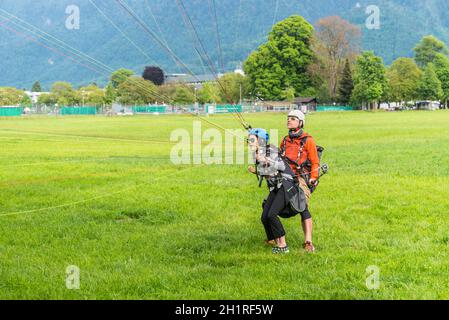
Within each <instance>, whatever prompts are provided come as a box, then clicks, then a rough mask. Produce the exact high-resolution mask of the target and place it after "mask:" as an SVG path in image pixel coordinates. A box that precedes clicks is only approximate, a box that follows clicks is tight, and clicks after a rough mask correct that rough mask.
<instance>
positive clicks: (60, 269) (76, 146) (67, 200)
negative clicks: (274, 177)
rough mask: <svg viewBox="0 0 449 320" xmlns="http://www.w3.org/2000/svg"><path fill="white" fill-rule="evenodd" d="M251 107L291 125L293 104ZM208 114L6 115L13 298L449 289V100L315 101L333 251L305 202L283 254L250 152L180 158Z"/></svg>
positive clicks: (351, 294)
mask: <svg viewBox="0 0 449 320" xmlns="http://www.w3.org/2000/svg"><path fill="white" fill-rule="evenodd" d="M208 120H210V121H213V122H214V123H217V124H219V125H220V126H223V127H226V128H231V129H238V128H239V127H238V124H237V122H236V121H235V120H234V118H233V117H232V116H214V117H210V118H208ZM247 120H248V121H249V122H251V123H252V124H253V126H257V127H266V128H273V129H279V130H281V131H280V132H281V135H282V133H286V132H285V129H284V127H285V122H286V121H285V116H284V115H280V114H267V115H251V116H247ZM193 121H197V120H195V119H194V118H193V117H189V116H173V117H171V116H161V117H156V116H154V117H153V116H148V117H139V116H138V117H131V118H106V117H67V118H47V117H31V118H8V119H6V118H3V119H0V146H1V147H0V257H1V258H0V298H1V299H427V298H429V299H449V279H448V277H447V275H448V272H449V250H448V244H449V232H448V230H449V229H448V226H449V200H448V197H449V188H448V186H449V180H448V178H449V165H448V161H447V155H448V150H449V112H446V111H438V112H404V113H363V112H360V113H359V112H354V113H329V114H313V115H311V116H309V117H308V125H307V131H308V132H309V133H310V134H312V135H313V136H314V137H315V139H316V140H317V142H318V144H320V145H322V146H324V147H325V148H326V151H325V154H324V159H323V160H324V162H327V163H328V164H329V165H330V168H331V172H330V174H329V175H327V176H325V177H324V178H323V179H322V183H321V185H320V188H319V189H318V190H317V192H316V193H315V194H314V195H313V199H312V206H311V213H312V215H313V216H314V219H315V237H314V238H315V239H314V240H315V243H316V246H317V250H318V251H317V254H315V255H307V254H305V253H303V252H302V250H301V244H302V240H303V237H302V231H301V228H300V218H299V217H296V218H294V219H290V220H287V221H285V226H286V230H287V233H288V234H287V240H288V242H289V245H290V247H291V249H292V252H291V254H290V255H288V256H282V257H277V256H272V254H271V251H270V248H268V247H265V246H264V244H263V241H264V239H265V234H264V231H263V227H262V225H261V222H260V214H261V202H262V200H263V199H264V197H265V196H266V194H267V189H266V188H265V187H264V188H260V189H259V188H258V187H257V181H256V179H255V178H254V177H252V176H251V175H249V174H248V173H246V166H245V165H210V166H199V165H196V166H195V165H190V166H189V165H183V166H174V165H173V164H171V162H170V159H169V155H170V150H171V148H172V147H173V144H171V143H169V142H168V141H169V139H170V134H171V132H172V131H173V130H175V129H179V128H184V129H187V130H189V131H192V123H193ZM202 126H203V128H204V129H206V128H213V127H212V126H211V125H208V124H206V123H203V124H202ZM280 138H281V137H280ZM69 265H76V266H78V267H79V268H80V270H81V287H80V289H79V290H68V289H67V288H66V268H67V266H69ZM368 266H377V267H378V268H379V270H380V281H381V282H380V288H379V289H378V290H368V288H367V287H366V284H365V282H366V278H367V276H368V274H367V272H366V269H367V267H368Z"/></svg>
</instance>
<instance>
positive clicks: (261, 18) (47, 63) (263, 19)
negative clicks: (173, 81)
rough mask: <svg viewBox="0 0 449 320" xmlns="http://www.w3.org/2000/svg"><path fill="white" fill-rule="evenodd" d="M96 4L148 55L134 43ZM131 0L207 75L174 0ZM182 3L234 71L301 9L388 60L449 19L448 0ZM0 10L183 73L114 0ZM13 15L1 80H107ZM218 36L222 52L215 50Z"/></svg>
mask: <svg viewBox="0 0 449 320" xmlns="http://www.w3.org/2000/svg"><path fill="white" fill-rule="evenodd" d="M91 2H93V3H94V4H95V5H96V6H98V8H99V9H100V10H101V11H103V13H104V14H105V15H106V16H107V17H108V19H111V20H112V21H113V22H114V23H115V24H116V26H117V27H118V28H119V29H120V30H122V32H124V33H125V34H126V35H127V36H128V37H129V39H130V40H132V41H133V42H134V43H135V44H136V45H137V46H138V47H140V48H141V49H142V50H143V51H144V53H142V52H140V51H139V50H137V49H136V48H135V47H134V46H133V45H131V44H130V42H129V41H128V40H127V39H126V38H125V37H124V36H123V35H122V34H121V33H120V32H119V31H118V30H117V29H116V28H114V27H113V26H112V24H111V23H110V22H109V21H108V20H107V19H106V18H105V17H104V16H103V15H102V14H101V13H100V12H99V11H98V10H97V9H96V8H95V6H93V5H92V3H91ZM126 2H127V3H128V4H129V5H130V7H131V8H132V9H133V10H134V11H135V12H136V13H137V14H138V15H139V17H140V18H141V19H142V20H143V21H144V22H145V23H146V24H147V26H148V28H149V29H150V30H152V31H153V32H154V33H156V34H157V35H158V36H159V37H160V38H161V39H162V40H163V41H165V42H166V43H167V44H168V46H169V47H170V48H171V49H172V50H173V51H174V52H175V53H176V54H177V55H178V56H179V57H180V58H181V59H182V61H183V62H185V63H186V64H187V65H188V66H189V67H190V68H192V70H193V71H194V72H195V73H197V74H200V73H208V70H207V69H206V68H205V67H204V66H203V65H202V64H201V61H200V59H199V57H198V55H197V53H196V52H195V50H194V45H193V38H194V35H192V34H191V33H189V31H188V30H187V29H186V27H185V25H184V23H183V18H182V14H181V11H180V8H179V7H178V3H177V1H176V0H139V1H137V0H135V1H131V0H128V1H126ZM183 3H184V4H185V7H186V10H187V12H188V14H189V16H190V18H191V19H192V22H193V24H194V25H195V27H196V30H197V32H198V35H199V38H200V39H201V41H202V42H203V44H204V46H205V50H206V51H207V53H208V54H209V55H210V57H211V60H212V61H214V63H216V66H217V69H221V61H223V65H224V69H226V70H233V69H234V68H235V67H237V65H238V64H239V62H241V61H243V60H245V59H246V57H247V56H248V54H249V53H250V52H251V51H252V50H254V49H255V48H257V46H258V45H259V44H260V43H262V42H263V41H264V40H266V35H267V34H268V32H269V30H270V29H271V26H272V25H273V22H277V21H280V20H282V19H284V18H286V17H288V16H290V15H292V14H300V15H302V16H304V17H305V18H306V19H307V20H308V21H309V22H311V23H312V24H314V23H315V22H316V21H317V20H318V19H320V18H322V17H326V16H331V15H340V16H342V17H343V18H345V19H348V20H349V21H350V22H352V23H354V24H358V25H360V26H361V27H362V32H363V48H364V49H366V50H374V51H375V53H376V54H378V55H380V56H382V57H383V58H384V60H385V62H386V63H387V64H389V63H391V62H392V61H393V60H394V59H395V58H396V57H399V56H411V55H412V49H413V47H414V46H415V44H416V43H417V42H418V41H419V40H420V39H421V37H422V36H424V35H426V34H434V35H435V36H437V37H439V38H440V39H442V40H444V41H446V42H449V20H447V19H445V16H444V14H445V13H446V12H448V11H449V2H448V1H445V0H429V1H418V0H370V1H358V2H357V1H350V0H338V1H337V0H302V1H287V0H263V1H261V0H215V1H212V0H184V1H183ZM214 3H215V6H216V16H217V20H215V10H214V7H213V5H214ZM69 5H76V6H78V7H79V8H80V28H79V29H75V30H69V29H67V28H66V19H67V17H68V16H69V14H66V8H67V6H69ZM368 5H377V6H378V7H379V9H380V23H381V24H380V29H374V30H369V29H367V28H366V27H365V21H366V19H367V17H368V15H367V14H366V12H365V11H366V8H367V6H368ZM0 8H1V9H4V10H6V11H7V12H9V13H11V14H13V15H15V16H17V17H18V18H20V19H23V20H25V21H27V22H28V23H30V24H32V25H34V26H36V27H38V28H39V29H41V30H43V31H45V32H47V33H49V34H51V35H52V36H55V37H56V38H58V39H60V40H62V41H64V42H66V43H68V44H70V45H71V46H72V47H74V48H76V49H78V50H80V51H82V52H84V53H87V54H88V55H90V56H92V57H94V58H95V59H97V60H99V61H101V62H102V63H104V64H105V65H107V66H108V67H110V68H111V69H114V70H115V69H118V68H120V67H126V68H129V69H133V70H134V71H136V72H138V73H141V72H142V70H143V68H144V66H145V65H151V64H159V65H161V66H162V67H163V68H164V69H165V71H166V72H169V73H173V72H185V70H183V68H181V67H179V66H176V64H175V63H174V62H173V60H172V59H171V58H170V56H169V55H168V54H167V52H166V51H164V50H163V49H161V47H160V46H159V45H158V44H156V43H155V42H154V40H153V39H152V38H151V37H150V36H149V35H148V34H146V33H145V32H144V31H143V30H142V29H141V28H140V27H139V26H138V25H137V24H136V22H135V21H134V20H133V19H132V18H131V17H130V16H129V15H127V13H126V12H125V11H124V10H123V9H122V8H121V7H120V6H119V5H118V4H117V2H116V1H115V0H47V1H45V2H44V1H31V0H2V2H1V4H0ZM7 18H8V19H7ZM12 20H14V19H11V16H9V17H7V15H6V13H5V12H4V11H0V26H1V27H0V70H1V74H0V86H6V85H8V86H16V87H19V88H28V89H29V88H30V87H31V85H32V83H33V82H34V81H36V80H40V82H41V83H42V84H43V85H44V89H45V87H47V86H48V85H49V84H50V83H52V82H54V81H57V80H66V81H71V82H72V83H74V84H76V85H82V84H87V83H90V82H94V81H95V82H97V83H99V84H104V83H105V82H106V77H107V75H102V74H99V73H96V72H95V71H93V70H92V69H93V68H89V67H91V66H92V65H91V64H89V63H88V62H86V61H79V62H80V63H82V64H83V65H80V64H76V63H74V61H72V60H71V59H69V58H68V57H67V56H65V55H62V54H61V53H60V52H59V49H58V48H57V47H55V46H54V45H51V44H48V43H46V42H44V45H45V47H44V46H42V45H39V44H37V43H36V42H35V39H33V38H31V37H32V36H33V34H32V33H30V30H31V29H30V27H29V26H28V27H27V29H28V30H26V29H24V28H23V27H20V26H18V25H17V24H14V23H13V22H12ZM14 21H16V20H14ZM215 21H217V23H218V28H216V24H215ZM217 30H218V32H217ZM33 37H34V36H33ZM218 38H219V39H220V44H221V50H219V49H218V47H219V46H218V40H217V39H218ZM220 53H221V54H220ZM150 58H151V59H150Z"/></svg>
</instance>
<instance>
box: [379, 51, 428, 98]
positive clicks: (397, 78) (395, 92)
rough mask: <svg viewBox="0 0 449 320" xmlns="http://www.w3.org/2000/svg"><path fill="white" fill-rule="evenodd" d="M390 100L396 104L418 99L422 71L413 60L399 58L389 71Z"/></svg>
mask: <svg viewBox="0 0 449 320" xmlns="http://www.w3.org/2000/svg"><path fill="white" fill-rule="evenodd" d="M386 75H387V79H388V84H389V87H390V99H391V100H393V101H396V102H402V101H405V102H407V101H411V100H415V99H417V98H418V95H417V92H418V86H419V81H420V79H421V76H422V71H421V70H420V69H419V67H418V66H417V65H416V63H415V61H414V60H413V59H411V58H399V59H397V60H396V61H394V62H393V64H392V65H391V66H390V68H388V70H387V73H386Z"/></svg>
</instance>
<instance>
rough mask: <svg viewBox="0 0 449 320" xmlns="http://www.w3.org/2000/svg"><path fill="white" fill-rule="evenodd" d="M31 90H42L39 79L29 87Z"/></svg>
mask: <svg viewBox="0 0 449 320" xmlns="http://www.w3.org/2000/svg"><path fill="white" fill-rule="evenodd" d="M31 92H42V86H41V83H40V82H39V81H36V82H35V83H34V84H33V87H32V88H31Z"/></svg>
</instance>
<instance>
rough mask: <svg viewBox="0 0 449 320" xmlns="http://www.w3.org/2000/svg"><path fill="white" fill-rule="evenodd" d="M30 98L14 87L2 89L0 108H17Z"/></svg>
mask: <svg viewBox="0 0 449 320" xmlns="http://www.w3.org/2000/svg"><path fill="white" fill-rule="evenodd" d="M26 97H28V96H27V95H26V94H25V92H23V91H22V90H19V89H16V88H12V87H1V88H0V106H17V105H20V104H22V102H24V101H25V99H26Z"/></svg>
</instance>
